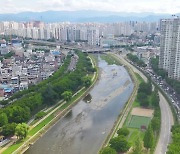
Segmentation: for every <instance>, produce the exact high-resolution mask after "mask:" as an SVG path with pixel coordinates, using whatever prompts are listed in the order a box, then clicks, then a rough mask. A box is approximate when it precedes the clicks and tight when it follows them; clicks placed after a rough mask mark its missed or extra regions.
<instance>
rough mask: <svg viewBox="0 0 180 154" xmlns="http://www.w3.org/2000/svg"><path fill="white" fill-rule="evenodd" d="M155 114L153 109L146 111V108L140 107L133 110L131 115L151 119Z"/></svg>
mask: <svg viewBox="0 0 180 154" xmlns="http://www.w3.org/2000/svg"><path fill="white" fill-rule="evenodd" d="M153 113H154V110H152V109H145V108H140V107H136V108H133V109H132V111H131V115H135V116H143V117H150V118H152V117H153Z"/></svg>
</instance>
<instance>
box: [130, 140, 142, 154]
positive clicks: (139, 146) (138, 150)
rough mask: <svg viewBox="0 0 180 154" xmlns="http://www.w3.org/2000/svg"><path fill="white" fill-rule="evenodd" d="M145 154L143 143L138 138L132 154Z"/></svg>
mask: <svg viewBox="0 0 180 154" xmlns="http://www.w3.org/2000/svg"><path fill="white" fill-rule="evenodd" d="M142 153H143V145H142V141H141V140H140V138H139V137H138V138H137V140H136V141H135V145H134V146H133V150H132V154H142Z"/></svg>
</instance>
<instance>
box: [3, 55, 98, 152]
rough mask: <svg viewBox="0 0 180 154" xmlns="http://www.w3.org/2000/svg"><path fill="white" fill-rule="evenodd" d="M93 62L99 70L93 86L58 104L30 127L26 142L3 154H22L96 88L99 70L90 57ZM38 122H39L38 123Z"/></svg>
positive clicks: (21, 142) (12, 147) (91, 57)
mask: <svg viewBox="0 0 180 154" xmlns="http://www.w3.org/2000/svg"><path fill="white" fill-rule="evenodd" d="M89 57H90V59H91V62H93V65H94V67H95V68H96V69H97V71H96V73H94V75H90V76H92V79H93V80H92V84H91V86H90V87H89V88H85V87H83V88H82V89H80V90H79V91H78V92H77V93H76V94H75V95H73V97H72V99H71V100H70V101H68V102H63V103H58V104H57V105H55V107H53V108H52V109H51V110H49V111H48V114H47V115H46V117H45V118H44V120H42V121H41V122H40V123H39V124H38V125H37V126H35V127H33V128H32V127H30V130H29V132H28V135H27V137H26V138H25V139H24V140H21V141H17V142H16V143H14V144H12V145H10V146H9V147H7V149H6V148H5V150H4V151H3V152H2V154H11V153H20V152H22V151H24V150H25V149H27V148H28V147H29V145H30V144H33V143H34V142H35V141H36V140H37V139H38V138H39V137H41V136H42V135H43V134H44V133H45V132H46V131H47V130H48V129H49V128H50V127H51V126H53V125H54V124H55V123H56V122H57V120H58V119H59V118H60V117H62V116H64V115H65V114H66V113H68V111H69V110H70V108H71V107H72V106H73V105H75V103H77V102H78V101H79V100H80V99H81V98H82V97H83V96H85V95H86V94H87V92H89V90H90V89H91V88H92V87H93V86H94V84H95V83H96V81H97V79H98V68H97V63H96V60H95V58H94V57H93V56H92V55H90V56H89ZM37 122H38V121H37Z"/></svg>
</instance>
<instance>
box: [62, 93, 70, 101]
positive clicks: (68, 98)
mask: <svg viewBox="0 0 180 154" xmlns="http://www.w3.org/2000/svg"><path fill="white" fill-rule="evenodd" d="M61 96H62V97H63V98H64V100H65V101H69V100H71V98H72V92H70V91H65V92H63V93H62V95H61Z"/></svg>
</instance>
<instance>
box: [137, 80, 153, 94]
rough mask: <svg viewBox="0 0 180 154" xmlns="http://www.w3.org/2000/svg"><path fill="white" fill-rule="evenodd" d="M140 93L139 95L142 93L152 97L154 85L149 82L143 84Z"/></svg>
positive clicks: (140, 86)
mask: <svg viewBox="0 0 180 154" xmlns="http://www.w3.org/2000/svg"><path fill="white" fill-rule="evenodd" d="M138 92H139V93H140V92H142V93H145V94H147V95H150V94H151V92H152V84H151V82H148V83H145V82H142V83H141V84H140V85H139V89H138Z"/></svg>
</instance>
